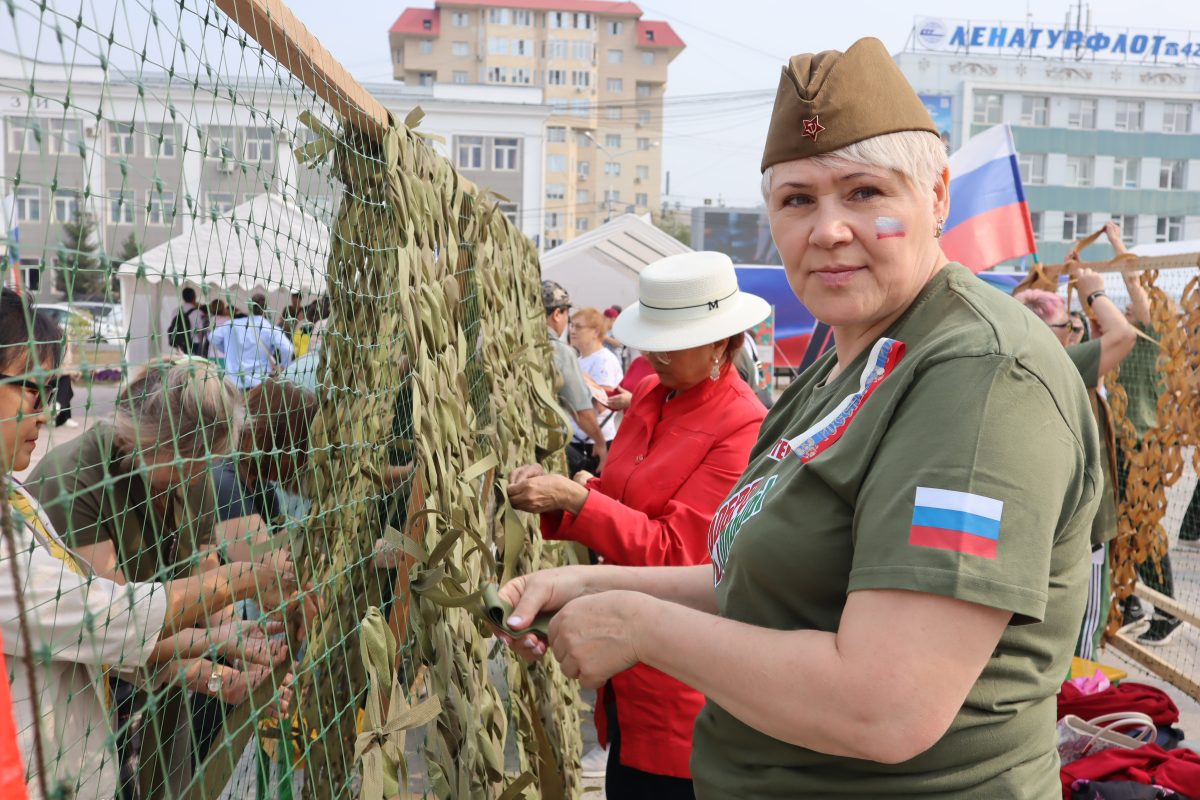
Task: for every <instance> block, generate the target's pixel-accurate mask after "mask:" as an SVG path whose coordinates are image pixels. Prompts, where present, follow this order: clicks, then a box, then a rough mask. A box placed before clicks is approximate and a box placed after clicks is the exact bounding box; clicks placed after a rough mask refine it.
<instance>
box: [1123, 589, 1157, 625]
mask: <svg viewBox="0 0 1200 800" xmlns="http://www.w3.org/2000/svg"><path fill="white" fill-rule="evenodd" d="M1149 624H1150V620H1149V619H1148V618H1147V617H1146V608H1145V606H1143V605H1142V601H1141V600H1140V599H1139V598H1137V597H1133V596H1131V597H1129V598H1128V599H1126V600H1125V601H1124V602H1122V603H1121V628H1120V631H1121V632H1122V633H1131V632H1133V630H1134V629H1141V628H1145V627H1146V626H1147V625H1149Z"/></svg>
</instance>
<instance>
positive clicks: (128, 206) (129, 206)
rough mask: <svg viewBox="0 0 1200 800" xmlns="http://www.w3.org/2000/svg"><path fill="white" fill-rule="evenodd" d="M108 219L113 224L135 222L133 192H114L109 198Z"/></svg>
mask: <svg viewBox="0 0 1200 800" xmlns="http://www.w3.org/2000/svg"><path fill="white" fill-rule="evenodd" d="M108 221H109V222H111V223H112V224H113V225H121V224H125V225H132V224H133V192H127V191H120V192H113V195H112V197H110V198H108Z"/></svg>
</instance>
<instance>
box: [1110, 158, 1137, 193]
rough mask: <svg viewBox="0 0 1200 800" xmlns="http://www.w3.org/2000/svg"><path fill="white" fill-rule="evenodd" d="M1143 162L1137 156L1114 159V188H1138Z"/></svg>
mask: <svg viewBox="0 0 1200 800" xmlns="http://www.w3.org/2000/svg"><path fill="white" fill-rule="evenodd" d="M1140 166H1141V162H1140V161H1139V160H1138V159H1136V158H1114V159H1113V188H1116V189H1136V188H1137V187H1138V172H1140V171H1141V170H1140Z"/></svg>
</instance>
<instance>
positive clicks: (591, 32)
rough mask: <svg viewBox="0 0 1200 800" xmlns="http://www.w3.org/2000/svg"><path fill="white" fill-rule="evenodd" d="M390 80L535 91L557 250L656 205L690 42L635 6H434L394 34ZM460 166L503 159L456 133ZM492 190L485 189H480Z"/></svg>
mask: <svg viewBox="0 0 1200 800" xmlns="http://www.w3.org/2000/svg"><path fill="white" fill-rule="evenodd" d="M388 39H389V43H390V45H391V57H392V68H393V76H394V77H395V79H396V80H398V81H402V82H404V83H405V84H406V85H408V86H414V85H415V86H422V85H424V86H432V85H441V84H452V85H454V84H457V85H464V84H465V85H477V86H485V87H489V88H501V87H505V86H509V87H511V86H514V85H516V86H528V87H538V88H540V89H541V90H542V91H543V92H544V93H545V102H546V104H547V105H549V106H550V109H551V115H550V118H549V119H548V120H547V122H546V137H545V138H546V146H545V186H544V193H543V196H542V197H541V198H540V202H538V203H537V206H538V207H539V210H540V213H541V217H542V236H541V245H542V247H543V248H544V249H550V248H553V247H555V246H557V245H559V244H561V243H562V242H564V241H567V240H569V239H571V238H573V237H575V236H577V235H579V234H581V233H585V232H587V231H589V230H592V229H594V228H595V227H597V226H598V225H600V224H602V223H603V222H604V221H605V220H607V219H610V218H611V217H613V216H615V215H618V214H621V213H626V212H636V213H645V212H647V211H649V210H651V209H654V208H657V207H658V204H659V202H660V198H661V190H660V185H661V174H662V152H661V142H662V122H663V93H664V91H665V90H666V84H667V69H668V66H669V65H670V63H671V61H672V60H673V59H674V58H675V57H676V56H678V55H679V53H681V52H682V51H683V48H684V43H683V40H682V39H680V37H679V36H678V34H676V33H675V31H674V30H673V29H672V28H671V26H670V25H669V24H668V23H666V22H659V21H651V20H645V19H642V10H641V9H640V8H639V7H638V6H637V5H636V4H634V3H627V2H600V1H599V0H559V2H553V1H547V0H507V1H506V2H493V1H492V0H436V1H435V4H434V7H433V8H408V9H405V10H404V12H403V13H401V14H400V17H399V18H398V19H397V20H396V22H395V24H393V25H392V28H391V30H390V31H389V33H388ZM451 144H452V146H451V150H452V152H453V153H454V158H455V166H456V167H458V169H459V170H461V171H462V172H463V173H464V174H466V175H467V176H468V177H471V178H472V179H473V180H475V176H474V174H473V173H476V172H480V171H483V170H489V169H490V170H492V171H493V172H494V171H496V170H497V169H502V168H503V167H504V165H506V164H507V163H508V161H507V159H509V158H510V156H509V154H508V152H507V151H502V150H497V149H496V148H495V146H494V145H492V146H491V148H490V149H489V145H488V143H487V142H486V141H480V137H479V136H477V135H475V134H470V133H463V134H459V133H455V134H453V141H452V143H451ZM478 182H480V183H481V184H482V185H487V183H486V181H478Z"/></svg>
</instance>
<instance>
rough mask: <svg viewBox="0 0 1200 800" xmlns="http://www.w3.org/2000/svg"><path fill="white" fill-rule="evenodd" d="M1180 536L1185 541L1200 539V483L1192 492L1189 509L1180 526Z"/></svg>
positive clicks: (1184, 514)
mask: <svg viewBox="0 0 1200 800" xmlns="http://www.w3.org/2000/svg"><path fill="white" fill-rule="evenodd" d="M1179 538H1180V539H1182V540H1183V541H1185V542H1194V541H1197V540H1200V484H1196V489H1195V490H1194V491H1193V492H1192V501H1191V502H1190V503H1188V507H1187V511H1185V512H1184V513H1183V525H1182V526H1181V527H1180V528H1179Z"/></svg>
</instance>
